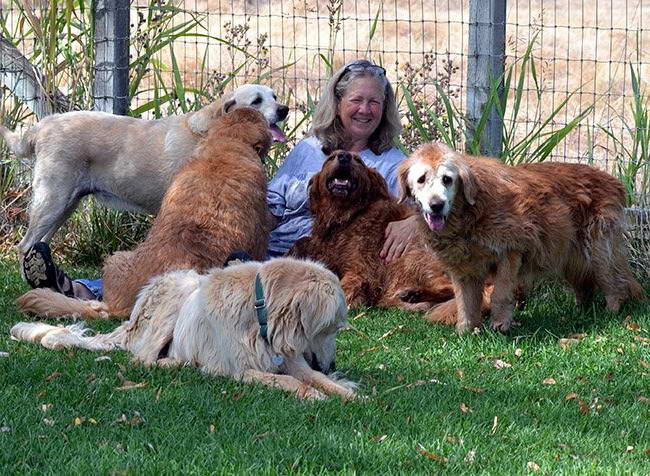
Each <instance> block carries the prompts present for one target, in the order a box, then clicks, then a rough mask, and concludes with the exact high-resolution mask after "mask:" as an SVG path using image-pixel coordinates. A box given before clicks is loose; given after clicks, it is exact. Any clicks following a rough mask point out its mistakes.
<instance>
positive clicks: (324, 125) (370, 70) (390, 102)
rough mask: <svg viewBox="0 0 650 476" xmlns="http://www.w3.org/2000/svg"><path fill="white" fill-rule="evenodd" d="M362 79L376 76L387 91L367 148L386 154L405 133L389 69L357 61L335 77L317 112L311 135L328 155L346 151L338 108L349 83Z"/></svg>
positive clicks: (342, 69) (325, 92) (336, 73)
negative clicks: (395, 140)
mask: <svg viewBox="0 0 650 476" xmlns="http://www.w3.org/2000/svg"><path fill="white" fill-rule="evenodd" d="M362 77H373V78H375V79H376V80H377V81H378V82H379V84H380V85H381V86H382V87H383V88H384V110H383V114H382V117H381V121H380V123H379V125H378V126H377V129H376V130H375V132H373V134H372V135H371V136H370V138H369V139H368V148H369V149H370V150H372V151H373V152H374V153H375V154H377V155H379V154H381V153H383V152H385V151H387V150H388V149H390V148H391V147H392V146H393V139H394V138H395V137H397V136H398V135H399V133H400V132H401V130H402V124H401V121H400V117H399V113H398V112H397V101H396V99H395V92H394V91H393V87H392V86H391V84H390V82H389V81H388V78H386V70H384V68H382V67H381V66H377V65H376V64H373V63H372V62H370V61H368V60H355V61H352V62H350V63H347V64H346V65H344V66H343V67H341V68H340V69H339V70H337V71H336V72H335V73H334V74H333V75H332V77H331V78H330V79H329V81H328V82H327V85H326V86H325V91H324V92H323V95H322V96H321V98H320V101H318V105H317V106H316V110H315V111H314V117H313V121H312V127H311V131H310V133H311V135H313V136H315V137H316V138H318V139H319V140H320V142H321V144H322V146H323V151H324V152H326V153H328V152H331V151H334V150H336V149H341V148H343V124H342V123H341V119H340V118H339V117H338V114H337V109H338V105H339V103H340V102H341V98H342V97H343V96H344V95H345V93H346V91H347V89H348V87H349V86H350V84H351V83H352V82H353V81H354V80H355V79H358V78H362Z"/></svg>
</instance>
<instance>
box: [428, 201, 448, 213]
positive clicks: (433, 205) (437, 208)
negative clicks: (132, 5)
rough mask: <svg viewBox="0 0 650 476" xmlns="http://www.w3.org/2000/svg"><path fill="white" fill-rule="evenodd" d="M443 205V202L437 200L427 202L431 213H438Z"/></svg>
mask: <svg viewBox="0 0 650 476" xmlns="http://www.w3.org/2000/svg"><path fill="white" fill-rule="evenodd" d="M444 207H445V202H442V201H439V202H431V203H429V208H430V209H431V211H432V212H433V213H440V212H442V209H443V208H444Z"/></svg>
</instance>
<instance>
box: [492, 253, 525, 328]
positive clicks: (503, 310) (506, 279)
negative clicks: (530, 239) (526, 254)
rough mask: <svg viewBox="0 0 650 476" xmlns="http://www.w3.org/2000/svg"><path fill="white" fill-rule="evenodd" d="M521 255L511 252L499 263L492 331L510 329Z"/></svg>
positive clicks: (493, 298)
mask: <svg viewBox="0 0 650 476" xmlns="http://www.w3.org/2000/svg"><path fill="white" fill-rule="evenodd" d="M520 268H521V254H519V253H516V252H510V253H508V255H507V256H505V257H504V259H503V260H502V261H501V262H500V263H499V265H498V267H497V272H496V275H495V277H494V291H493V292H492V306H491V308H492V330H495V331H499V332H505V331H507V330H508V329H510V326H511V325H512V324H513V322H512V313H513V311H514V308H515V304H516V300H515V291H516V289H517V286H518V283H519V279H518V276H519V269H520Z"/></svg>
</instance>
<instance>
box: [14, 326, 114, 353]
mask: <svg viewBox="0 0 650 476" xmlns="http://www.w3.org/2000/svg"><path fill="white" fill-rule="evenodd" d="M87 332H88V329H86V328H85V327H84V326H83V324H73V325H70V326H66V327H63V326H51V325H49V324H45V323H43V322H19V323H18V324H16V325H15V326H13V327H12V328H11V331H10V333H11V337H13V338H14V339H16V340H22V341H27V342H34V343H40V344H41V345H42V346H43V347H45V348H46V349H54V350H58V349H68V348H71V347H79V348H81V349H86V350H92V351H96V352H103V351H111V350H114V349H117V348H120V347H121V346H122V340H123V336H124V330H123V326H119V327H118V328H117V329H115V330H114V331H113V332H111V333H108V334H97V335H94V336H87V335H86V333H87Z"/></svg>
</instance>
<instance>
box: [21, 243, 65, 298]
mask: <svg viewBox="0 0 650 476" xmlns="http://www.w3.org/2000/svg"><path fill="white" fill-rule="evenodd" d="M23 276H24V277H25V281H27V284H29V285H30V286H31V287H32V288H50V289H52V290H54V291H56V292H58V293H61V294H64V295H66V296H68V297H74V290H73V288H72V280H71V279H70V278H69V277H68V276H67V275H66V274H65V272H63V270H62V269H59V268H57V267H56V265H55V264H54V261H52V253H51V252H50V247H49V246H48V245H47V243H44V242H42V241H39V242H38V243H36V244H35V245H34V246H32V247H31V248H30V249H29V251H27V254H25V258H24V259H23Z"/></svg>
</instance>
